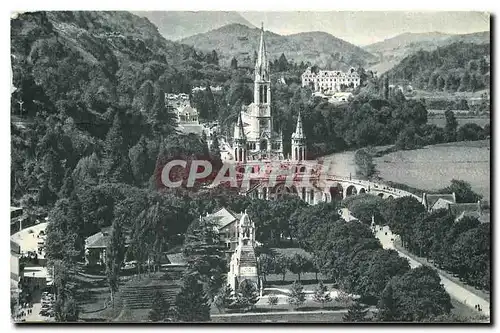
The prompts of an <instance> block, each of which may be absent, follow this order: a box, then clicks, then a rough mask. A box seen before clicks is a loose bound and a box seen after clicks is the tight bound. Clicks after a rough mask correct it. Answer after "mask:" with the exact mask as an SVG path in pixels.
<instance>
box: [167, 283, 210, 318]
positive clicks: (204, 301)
mask: <svg viewBox="0 0 500 333" xmlns="http://www.w3.org/2000/svg"><path fill="white" fill-rule="evenodd" d="M175 309H176V311H175V312H176V320H178V321H184V322H203V321H210V305H209V304H208V298H207V296H206V294H205V292H204V291H203V285H202V284H201V283H200V282H199V281H198V279H197V277H196V275H195V274H189V275H187V276H185V278H184V283H183V286H182V288H181V290H180V292H179V293H178V294H177V296H176V297H175Z"/></svg>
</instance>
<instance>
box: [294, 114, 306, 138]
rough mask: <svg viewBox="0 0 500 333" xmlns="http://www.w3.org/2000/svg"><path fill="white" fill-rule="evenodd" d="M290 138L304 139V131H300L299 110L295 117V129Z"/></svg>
mask: <svg viewBox="0 0 500 333" xmlns="http://www.w3.org/2000/svg"><path fill="white" fill-rule="evenodd" d="M292 138H294V139H301V138H304V131H303V129H302V116H301V115H300V110H299V116H298V117H297V127H296V128H295V132H294V133H293V134H292Z"/></svg>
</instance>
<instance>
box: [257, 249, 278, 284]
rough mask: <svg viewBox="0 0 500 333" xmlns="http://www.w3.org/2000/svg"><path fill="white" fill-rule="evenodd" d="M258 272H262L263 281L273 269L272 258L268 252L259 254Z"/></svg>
mask: <svg viewBox="0 0 500 333" xmlns="http://www.w3.org/2000/svg"><path fill="white" fill-rule="evenodd" d="M258 263H259V273H260V274H262V277H263V280H264V282H266V276H267V275H268V274H271V273H272V272H273V271H274V258H273V257H271V256H270V255H268V254H265V253H263V254H261V255H260V256H259V261H258Z"/></svg>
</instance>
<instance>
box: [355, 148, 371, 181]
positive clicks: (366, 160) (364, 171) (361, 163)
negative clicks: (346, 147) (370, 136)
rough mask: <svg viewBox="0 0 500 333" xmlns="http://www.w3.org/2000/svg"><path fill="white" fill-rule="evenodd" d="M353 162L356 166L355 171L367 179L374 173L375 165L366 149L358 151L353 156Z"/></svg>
mask: <svg viewBox="0 0 500 333" xmlns="http://www.w3.org/2000/svg"><path fill="white" fill-rule="evenodd" d="M354 162H355V163H356V166H357V171H358V172H359V173H360V174H361V175H363V176H365V177H367V178H369V177H371V176H372V175H373V173H374V172H375V164H373V157H372V155H370V153H368V152H367V150H366V149H359V150H357V151H356V153H355V154H354Z"/></svg>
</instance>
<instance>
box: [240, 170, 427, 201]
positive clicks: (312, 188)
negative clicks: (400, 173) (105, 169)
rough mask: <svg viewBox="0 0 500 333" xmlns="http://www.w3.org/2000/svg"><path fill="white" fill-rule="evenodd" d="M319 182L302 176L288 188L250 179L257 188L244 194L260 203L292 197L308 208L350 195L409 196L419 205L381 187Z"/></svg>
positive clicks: (346, 180)
mask: <svg viewBox="0 0 500 333" xmlns="http://www.w3.org/2000/svg"><path fill="white" fill-rule="evenodd" d="M320 178H321V177H315V176H309V177H307V176H305V175H304V177H301V178H300V180H297V179H295V180H294V182H293V183H292V184H288V183H287V182H286V181H285V180H280V179H279V178H278V179H277V180H276V181H275V182H274V183H272V182H270V181H269V177H262V178H260V179H255V178H254V179H253V180H254V181H256V182H257V184H256V185H254V186H253V187H251V188H250V189H248V190H247V191H245V195H251V196H253V197H258V198H261V199H274V198H276V197H279V196H280V195H283V194H295V195H297V196H299V197H300V198H301V199H302V200H304V201H305V202H307V203H309V204H312V205H314V204H317V203H319V202H331V201H332V200H334V199H337V200H339V199H345V198H347V197H349V196H352V195H358V194H364V193H367V194H372V195H377V196H379V197H381V198H384V199H390V198H400V197H404V196H412V197H414V198H416V199H417V200H418V201H419V202H421V201H422V198H420V197H418V196H417V195H415V194H413V193H410V192H408V191H404V190H400V189H397V188H394V187H390V186H388V185H386V184H383V183H378V182H373V181H368V180H361V179H355V178H352V177H343V176H335V175H327V176H326V177H325V176H324V177H323V178H322V179H320ZM259 180H260V182H259ZM302 184H307V185H302Z"/></svg>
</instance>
